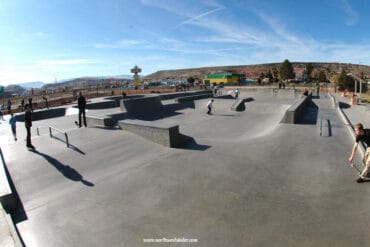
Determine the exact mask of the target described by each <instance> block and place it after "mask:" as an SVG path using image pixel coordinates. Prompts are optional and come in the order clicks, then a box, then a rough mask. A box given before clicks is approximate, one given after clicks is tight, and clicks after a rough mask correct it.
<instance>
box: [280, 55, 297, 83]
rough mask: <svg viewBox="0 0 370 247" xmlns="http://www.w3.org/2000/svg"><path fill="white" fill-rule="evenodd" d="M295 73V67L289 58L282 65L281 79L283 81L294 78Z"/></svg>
mask: <svg viewBox="0 0 370 247" xmlns="http://www.w3.org/2000/svg"><path fill="white" fill-rule="evenodd" d="M294 78H295V73H294V69H293V65H292V64H291V63H290V62H289V60H288V59H285V61H284V62H283V63H282V64H281V66H280V79H281V80H283V81H286V80H288V79H294Z"/></svg>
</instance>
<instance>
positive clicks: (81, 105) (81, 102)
mask: <svg viewBox="0 0 370 247" xmlns="http://www.w3.org/2000/svg"><path fill="white" fill-rule="evenodd" d="M85 110H86V99H85V97H84V96H83V95H82V92H80V93H79V96H78V126H79V127H80V128H81V115H82V117H83V121H84V125H85V127H87V124H86V111H85Z"/></svg>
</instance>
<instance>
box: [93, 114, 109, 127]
mask: <svg viewBox="0 0 370 247" xmlns="http://www.w3.org/2000/svg"><path fill="white" fill-rule="evenodd" d="M86 122H87V124H88V126H89V125H94V126H104V127H112V126H113V125H114V124H115V123H114V120H113V117H97V116H91V115H87V116H86Z"/></svg>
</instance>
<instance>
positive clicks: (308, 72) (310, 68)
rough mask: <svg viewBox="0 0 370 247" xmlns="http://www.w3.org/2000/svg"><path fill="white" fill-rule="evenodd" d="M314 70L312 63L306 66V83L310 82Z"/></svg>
mask: <svg viewBox="0 0 370 247" xmlns="http://www.w3.org/2000/svg"><path fill="white" fill-rule="evenodd" d="M313 70H314V67H313V65H312V63H308V64H306V75H307V81H312V72H313Z"/></svg>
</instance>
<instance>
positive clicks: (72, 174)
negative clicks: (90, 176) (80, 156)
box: [34, 150, 94, 187]
mask: <svg viewBox="0 0 370 247" xmlns="http://www.w3.org/2000/svg"><path fill="white" fill-rule="evenodd" d="M34 153H36V154H38V155H40V156H41V157H43V158H44V159H46V160H47V161H48V162H49V163H50V164H51V165H53V166H54V167H55V168H56V169H57V170H58V171H59V172H60V173H62V174H63V176H64V177H66V178H68V179H70V180H72V181H75V182H81V183H82V184H84V185H86V186H89V187H93V186H94V184H93V183H91V182H89V181H87V180H84V179H83V177H82V175H81V174H80V173H78V172H77V171H76V170H75V169H73V168H72V167H70V166H68V165H64V164H62V163H61V162H60V161H59V160H57V159H55V158H53V157H51V156H50V155H48V154H45V153H41V152H39V151H37V150H35V151H34Z"/></svg>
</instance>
